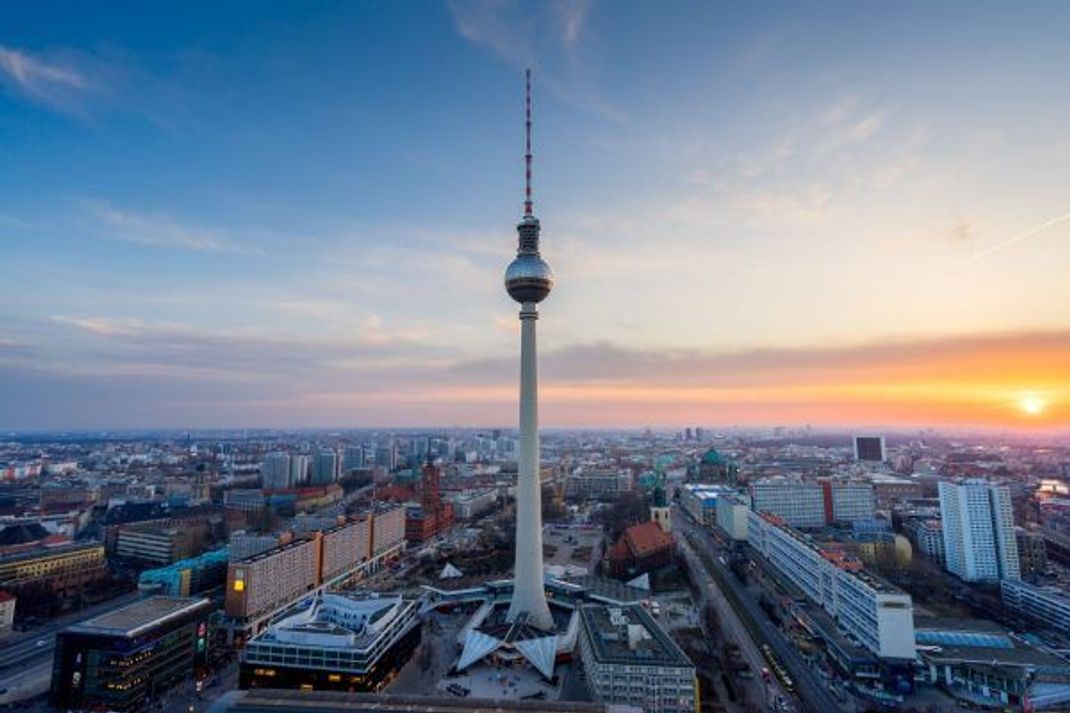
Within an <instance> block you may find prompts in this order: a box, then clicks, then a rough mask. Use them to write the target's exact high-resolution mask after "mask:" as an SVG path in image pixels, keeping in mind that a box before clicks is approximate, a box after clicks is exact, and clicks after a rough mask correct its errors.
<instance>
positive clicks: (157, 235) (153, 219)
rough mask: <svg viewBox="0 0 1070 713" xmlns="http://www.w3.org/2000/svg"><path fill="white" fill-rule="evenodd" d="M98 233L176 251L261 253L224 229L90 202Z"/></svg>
mask: <svg viewBox="0 0 1070 713" xmlns="http://www.w3.org/2000/svg"><path fill="white" fill-rule="evenodd" d="M86 206H87V209H88V212H89V217H90V224H89V225H88V227H89V228H90V229H91V230H92V231H93V232H95V233H97V234H100V235H102V236H104V237H108V238H111V239H114V240H122V241H125V242H128V243H134V244H137V245H146V246H149V247H155V248H167V249H172V250H193V251H196V252H208V253H240V254H260V253H262V252H263V251H262V250H261V249H259V248H258V247H256V246H254V245H249V244H248V243H246V242H243V241H240V240H238V239H236V238H235V237H234V236H232V235H231V234H229V233H228V231H226V230H224V229H222V228H216V227H206V226H196V225H186V224H183V223H180V222H178V221H176V220H174V219H172V218H170V217H168V216H164V215H155V214H148V213H139V212H134V211H130V210H124V209H121V208H117V207H115V206H113V205H111V204H110V203H107V202H102V201H90V202H88V203H87V204H86Z"/></svg>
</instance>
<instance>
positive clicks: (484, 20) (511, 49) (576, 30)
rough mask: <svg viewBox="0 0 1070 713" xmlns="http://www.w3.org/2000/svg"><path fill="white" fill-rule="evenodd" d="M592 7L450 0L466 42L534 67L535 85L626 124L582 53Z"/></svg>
mask: <svg viewBox="0 0 1070 713" xmlns="http://www.w3.org/2000/svg"><path fill="white" fill-rule="evenodd" d="M594 6H595V2H594V0H558V1H556V2H553V3H550V4H549V5H542V4H538V3H532V4H528V3H521V2H516V1H515V0H450V2H449V9H450V13H451V14H452V16H453V22H454V26H455V28H456V30H457V33H458V34H459V35H460V36H461V37H463V38H464V39H465V40H467V41H468V42H470V43H472V44H473V45H476V46H477V47H482V48H485V49H488V50H490V51H491V52H493V53H494V55H496V56H497V58H498V59H499V60H501V61H502V62H505V63H506V64H508V65H509V66H511V67H515V68H518V69H519V68H522V67H529V66H534V67H535V68H536V70H537V74H538V82H539V85H540V86H544V87H546V88H547V89H548V90H549V91H550V93H552V94H553V95H554V96H555V97H556V98H557V99H558V100H560V101H561V102H564V103H565V104H568V105H570V106H573V107H575V108H578V109H582V110H583V111H587V112H591V113H594V114H598V115H600V116H603V117H606V118H608V119H611V120H613V121H615V122H617V123H625V122H626V120H627V117H626V116H625V115H624V113H623V112H621V111H620V110H619V109H618V108H617V107H615V106H613V104H612V103H611V102H609V101H608V100H607V99H606V98H605V97H604V96H603V95H602V93H601V92H600V91H599V90H598V89H597V87H596V86H595V85H594V83H593V82H592V80H591V75H592V74H593V72H592V68H593V63H592V62H591V61H590V57H589V55H588V53H587V52H584V51H582V50H584V49H585V47H584V45H585V43H584V42H583V40H584V38H585V37H586V36H587V34H588V32H587V29H588V24H589V23H588V20H589V19H590V16H591V14H592V12H593V10H594ZM547 38H549V39H550V40H551V41H545V40H546V39H547Z"/></svg>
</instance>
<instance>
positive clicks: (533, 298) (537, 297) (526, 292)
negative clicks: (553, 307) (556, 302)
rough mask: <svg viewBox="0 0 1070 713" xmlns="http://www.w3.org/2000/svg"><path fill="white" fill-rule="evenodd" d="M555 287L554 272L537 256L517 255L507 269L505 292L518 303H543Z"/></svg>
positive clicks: (530, 254) (528, 254)
mask: <svg viewBox="0 0 1070 713" xmlns="http://www.w3.org/2000/svg"><path fill="white" fill-rule="evenodd" d="M553 286H554V272H553V270H551V269H550V266H549V265H547V264H546V261H544V260H543V259H542V258H541V257H539V256H538V255H537V254H533V253H527V254H520V255H517V256H516V259H515V260H513V261H512V262H511V263H509V267H507V268H506V269H505V290H506V291H507V292H508V293H509V296H510V297H512V298H513V299H514V300H516V301H517V302H520V303H524V302H542V301H543V300H544V299H546V296H547V295H548V294H550V289H551V288H552V287H553Z"/></svg>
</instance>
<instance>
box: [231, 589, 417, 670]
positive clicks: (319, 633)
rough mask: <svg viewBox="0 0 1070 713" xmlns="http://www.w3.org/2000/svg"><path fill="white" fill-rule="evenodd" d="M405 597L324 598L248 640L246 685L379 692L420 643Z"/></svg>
mask: <svg viewBox="0 0 1070 713" xmlns="http://www.w3.org/2000/svg"><path fill="white" fill-rule="evenodd" d="M417 610H418V608H417V604H416V602H415V601H414V600H410V599H403V598H402V597H401V596H400V595H381V594H380V595H371V596H369V597H359V596H356V595H350V594H340V593H327V594H321V595H319V596H317V597H316V598H315V599H313V600H312V601H311V602H310V603H309V604H307V605H305V606H303V607H298V608H297V609H296V610H295V611H294V612H293V613H290V614H288V615H284V616H283V617H282V618H280V619H279V620H278V621H276V622H275V623H273V624H272V625H271V626H269V627H268V628H267V629H266V630H265V631H263V632H262V633H261V634H259V635H257V636H256V637H254V638H253V639H252V640H250V641H249V642H247V644H246V646H245V649H244V650H243V651H242V654H241V669H240V685H241V687H242V688H293V689H302V690H306V691H307V690H336V691H378V690H379V688H380V687H381V686H382V684H383V683H384V682H385V681H386V680H387V679H388V678H389V677H390V676H391V675H392V674H393V673H394V672H396V671H397V670H398V669H400V668H401V667H402V666H403V665H404V664H405V663H406V662H407V661H408V660H409V657H410V655H411V654H412V651H413V649H415V648H416V646H417V645H418V644H419V643H420V625H419V620H418V619H417V616H416V615H417Z"/></svg>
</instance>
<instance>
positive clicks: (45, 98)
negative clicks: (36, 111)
mask: <svg viewBox="0 0 1070 713" xmlns="http://www.w3.org/2000/svg"><path fill="white" fill-rule="evenodd" d="M0 81H2V82H3V83H4V84H6V85H7V86H9V87H11V88H12V89H14V90H15V91H17V92H18V93H20V94H21V95H22V96H24V97H26V98H28V99H30V100H31V101H34V102H37V103H40V104H44V105H46V106H49V107H51V108H53V109H57V110H60V111H65V112H68V113H79V107H78V106H77V103H76V99H77V98H78V96H79V95H82V94H84V93H85V92H87V91H89V90H90V89H91V84H90V82H89V80H88V79H87V78H86V77H85V76H83V75H82V74H81V73H80V72H79V71H78V70H77V69H75V68H73V67H71V66H67V65H63V64H54V63H50V62H48V61H46V60H44V59H41V58H39V57H35V56H33V55H31V54H29V53H27V52H24V51H22V50H18V49H15V48H13V47H7V46H5V45H0Z"/></svg>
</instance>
